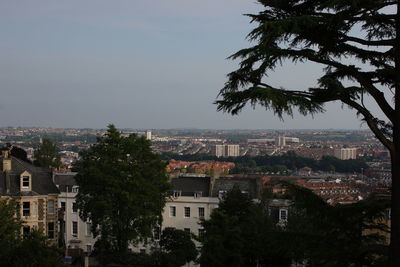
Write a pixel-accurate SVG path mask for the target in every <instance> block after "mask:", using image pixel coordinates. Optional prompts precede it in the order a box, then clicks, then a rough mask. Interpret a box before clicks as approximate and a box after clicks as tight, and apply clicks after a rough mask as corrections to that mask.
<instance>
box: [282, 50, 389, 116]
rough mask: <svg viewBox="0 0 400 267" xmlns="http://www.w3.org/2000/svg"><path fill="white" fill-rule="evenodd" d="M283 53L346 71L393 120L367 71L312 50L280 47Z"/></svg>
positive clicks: (387, 104)
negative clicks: (320, 55)
mask: <svg viewBox="0 0 400 267" xmlns="http://www.w3.org/2000/svg"><path fill="white" fill-rule="evenodd" d="M281 50H282V52H283V53H286V54H289V55H293V56H297V57H304V58H306V59H308V60H310V61H313V62H316V63H321V64H324V65H328V66H332V67H335V68H337V69H340V70H343V71H346V72H347V73H348V74H349V76H353V77H354V78H355V79H356V80H357V81H358V82H359V83H360V84H361V85H362V86H363V87H365V89H366V90H367V91H368V93H369V94H371V96H372V97H373V98H374V99H375V101H376V103H377V104H378V106H379V107H380V108H381V110H382V111H383V113H384V114H385V115H386V116H387V118H388V119H389V120H390V121H391V122H392V123H393V122H394V120H395V116H394V110H393V108H392V107H391V106H390V105H389V103H388V102H387V101H386V98H385V96H384V94H383V92H381V91H380V90H378V89H377V88H376V87H375V86H374V85H373V84H372V83H371V81H370V79H368V77H366V74H367V73H363V72H360V71H359V70H358V69H357V68H356V67H354V66H351V65H350V66H348V65H345V64H342V63H339V62H337V61H334V60H331V59H327V58H322V57H319V56H317V55H315V53H314V51H313V50H311V49H310V50H303V51H300V50H293V49H281Z"/></svg>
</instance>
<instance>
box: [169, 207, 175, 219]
mask: <svg viewBox="0 0 400 267" xmlns="http://www.w3.org/2000/svg"><path fill="white" fill-rule="evenodd" d="M169 217H176V207H175V206H171V207H169Z"/></svg>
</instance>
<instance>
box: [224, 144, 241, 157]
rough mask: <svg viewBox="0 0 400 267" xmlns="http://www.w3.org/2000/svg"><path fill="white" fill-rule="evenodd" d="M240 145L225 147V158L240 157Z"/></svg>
mask: <svg viewBox="0 0 400 267" xmlns="http://www.w3.org/2000/svg"><path fill="white" fill-rule="evenodd" d="M238 156H239V145H225V157H238Z"/></svg>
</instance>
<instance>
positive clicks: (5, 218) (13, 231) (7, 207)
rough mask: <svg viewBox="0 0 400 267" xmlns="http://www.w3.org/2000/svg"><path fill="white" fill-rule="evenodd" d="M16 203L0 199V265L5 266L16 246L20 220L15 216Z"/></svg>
mask: <svg viewBox="0 0 400 267" xmlns="http://www.w3.org/2000/svg"><path fill="white" fill-rule="evenodd" d="M16 210H17V205H16V203H15V202H14V201H12V200H4V199H1V200H0V222H1V223H0V265H1V266H7V265H8V262H9V260H10V255H11V254H12V253H13V250H14V249H15V247H16V245H17V244H16V243H17V239H18V235H19V233H20V230H21V222H20V221H19V220H18V219H17V218H15V212H16Z"/></svg>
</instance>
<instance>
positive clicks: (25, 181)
mask: <svg viewBox="0 0 400 267" xmlns="http://www.w3.org/2000/svg"><path fill="white" fill-rule="evenodd" d="M22 187H24V188H28V187H29V176H22Z"/></svg>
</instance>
